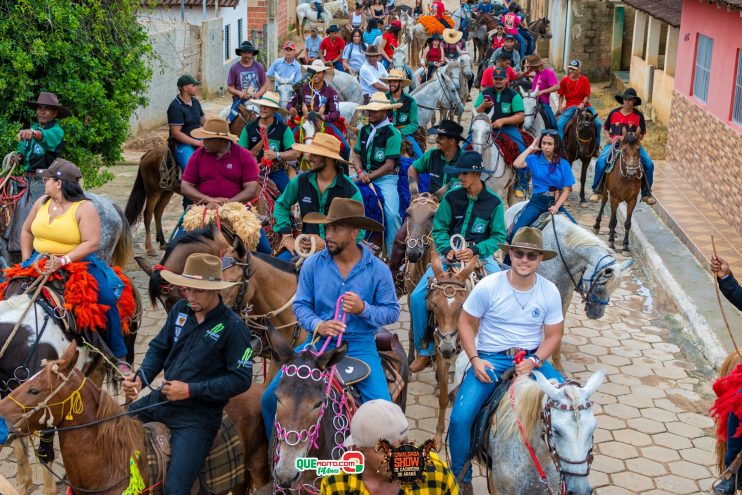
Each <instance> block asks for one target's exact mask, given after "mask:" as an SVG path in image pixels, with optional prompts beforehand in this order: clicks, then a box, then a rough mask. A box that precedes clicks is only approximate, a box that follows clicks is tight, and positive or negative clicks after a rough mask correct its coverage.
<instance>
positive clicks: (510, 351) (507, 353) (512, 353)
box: [495, 347, 538, 357]
mask: <svg viewBox="0 0 742 495" xmlns="http://www.w3.org/2000/svg"><path fill="white" fill-rule="evenodd" d="M537 350H538V347H536V348H535V349H531V350H530V351H529V350H528V349H523V348H522V347H511V348H510V349H506V350H504V351H500V352H496V353H495V354H501V355H504V356H508V357H515V355H516V354H518V353H519V352H520V351H525V352H526V356H530V355H531V354H533V353H534V352H536V351H537Z"/></svg>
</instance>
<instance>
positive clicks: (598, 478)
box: [588, 469, 610, 489]
mask: <svg viewBox="0 0 742 495" xmlns="http://www.w3.org/2000/svg"><path fill="white" fill-rule="evenodd" d="M588 479H589V480H590V485H591V486H592V487H593V489H595V488H600V487H601V486H606V485H608V483H610V478H608V475H607V474H605V473H601V472H600V471H598V470H596V469H590V476H589V477H588Z"/></svg>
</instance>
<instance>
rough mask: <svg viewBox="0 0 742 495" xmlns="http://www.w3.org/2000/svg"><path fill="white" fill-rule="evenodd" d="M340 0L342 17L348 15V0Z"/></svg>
mask: <svg viewBox="0 0 742 495" xmlns="http://www.w3.org/2000/svg"><path fill="white" fill-rule="evenodd" d="M339 1H340V10H341V12H342V13H343V17H348V16H350V13H349V12H348V0H339Z"/></svg>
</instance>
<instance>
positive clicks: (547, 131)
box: [541, 129, 559, 136]
mask: <svg viewBox="0 0 742 495" xmlns="http://www.w3.org/2000/svg"><path fill="white" fill-rule="evenodd" d="M541 135H542V136H558V135H559V131H558V130H556V129H544V130H543V131H541Z"/></svg>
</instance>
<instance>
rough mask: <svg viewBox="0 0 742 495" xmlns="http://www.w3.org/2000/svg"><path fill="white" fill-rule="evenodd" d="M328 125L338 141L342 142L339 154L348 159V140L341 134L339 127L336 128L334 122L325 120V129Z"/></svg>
mask: <svg viewBox="0 0 742 495" xmlns="http://www.w3.org/2000/svg"><path fill="white" fill-rule="evenodd" d="M328 127H329V128H330V129H332V132H334V133H335V135H336V136H337V137H338V139H340V142H341V143H343V149H341V150H340V156H342V157H343V158H344V159H346V160H349V159H350V143H348V140H347V139H346V138H345V136H343V134H342V133H341V132H340V129H338V128H337V126H336V125H335V124H333V123H331V122H325V129H327V128H328Z"/></svg>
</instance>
